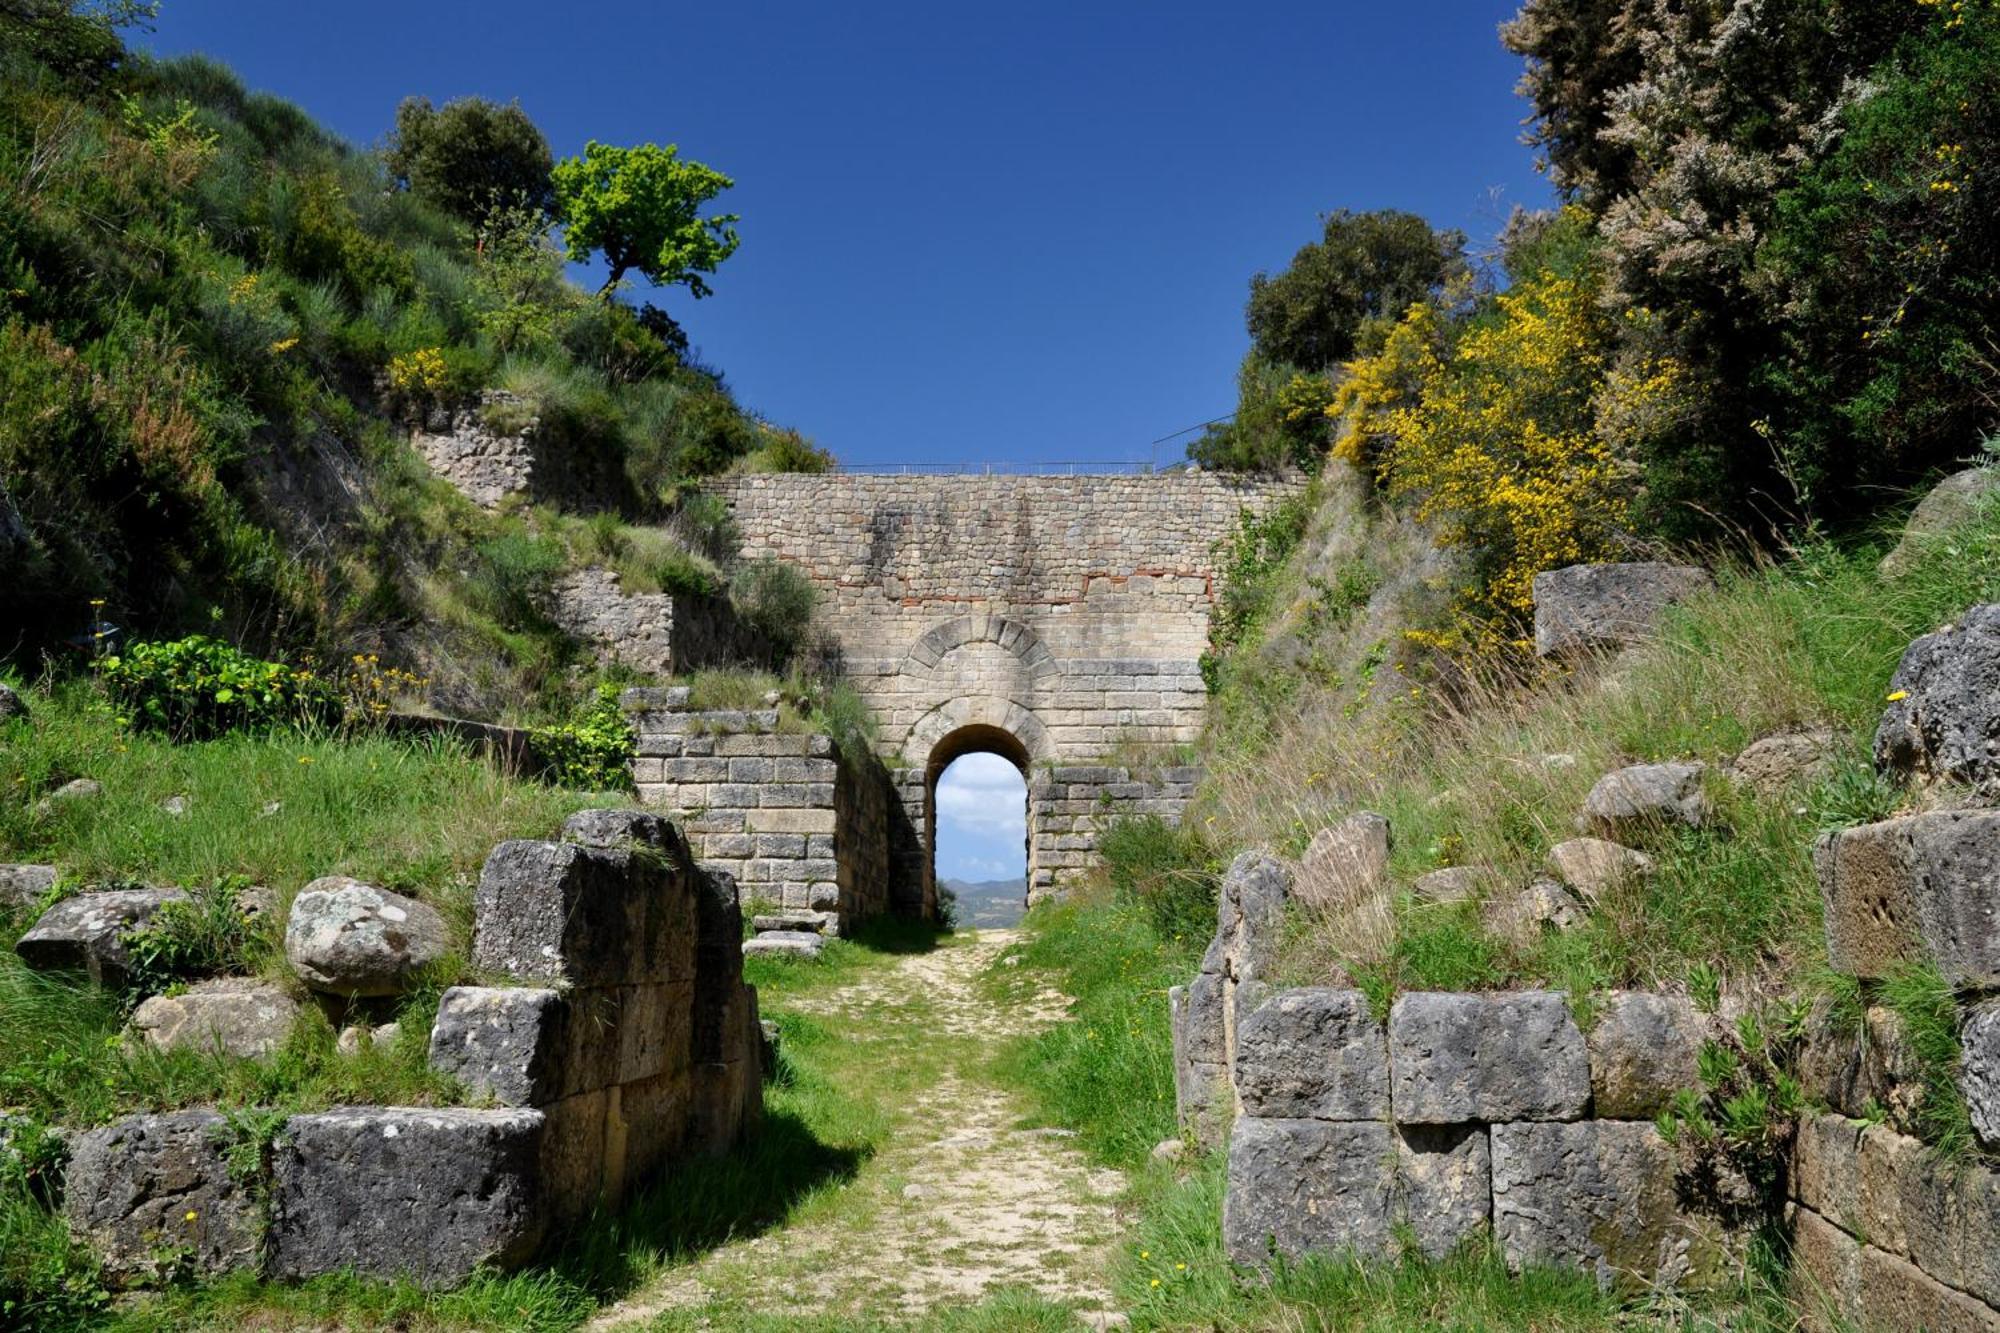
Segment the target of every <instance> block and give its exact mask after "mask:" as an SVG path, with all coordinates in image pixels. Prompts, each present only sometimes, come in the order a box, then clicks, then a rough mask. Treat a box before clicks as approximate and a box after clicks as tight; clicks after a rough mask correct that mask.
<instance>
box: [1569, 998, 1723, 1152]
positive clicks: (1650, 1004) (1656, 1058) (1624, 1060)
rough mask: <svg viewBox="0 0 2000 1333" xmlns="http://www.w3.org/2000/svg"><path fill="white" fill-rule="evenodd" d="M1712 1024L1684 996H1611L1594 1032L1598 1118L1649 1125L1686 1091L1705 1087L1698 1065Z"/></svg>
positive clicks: (1600, 1007)
mask: <svg viewBox="0 0 2000 1333" xmlns="http://www.w3.org/2000/svg"><path fill="white" fill-rule="evenodd" d="M1709 1028H1710V1024H1709V1023H1708V1021H1707V1020H1706V1019H1705V1018H1704V1017H1703V1016H1702V1015H1701V1013H1700V1012H1698V1011H1697V1010H1696V1009H1695V1007H1694V1004H1693V1002H1692V1001H1690V1000H1689V999H1688V998H1687V997H1686V996H1684V995H1659V994H1655V993H1653V992H1650V991H1610V992H1607V993H1606V994H1604V995H1603V996H1601V997H1599V999H1598V1001H1597V1021H1596V1023H1595V1024H1593V1025H1592V1027H1591V1029H1590V1037H1589V1040H1588V1042H1587V1045H1588V1047H1589V1049H1590V1095H1591V1109H1592V1113H1593V1114H1595V1115H1597V1116H1599V1117H1602V1118H1604V1119H1607V1120H1647V1119H1650V1118H1652V1117H1653V1116H1656V1115H1658V1114H1659V1113H1660V1112H1662V1111H1664V1110H1666V1109H1667V1106H1668V1104H1669V1103H1670V1102H1672V1101H1673V1097H1674V1094H1675V1093H1676V1092H1678V1091H1680V1090H1681V1089H1682V1088H1699V1087H1700V1086H1701V1072H1700V1069H1699V1068H1698V1066H1697V1063H1696V1062H1697V1060H1698V1058H1699V1056H1700V1054H1701V1047H1702V1043H1703V1042H1704V1041H1706V1040H1707V1039H1708V1036H1709Z"/></svg>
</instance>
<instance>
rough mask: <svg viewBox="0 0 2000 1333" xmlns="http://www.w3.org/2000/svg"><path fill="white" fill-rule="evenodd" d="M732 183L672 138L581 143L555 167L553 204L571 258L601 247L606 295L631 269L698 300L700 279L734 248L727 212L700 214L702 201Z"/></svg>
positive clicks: (704, 291) (732, 218)
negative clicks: (628, 144) (630, 143)
mask: <svg viewBox="0 0 2000 1333" xmlns="http://www.w3.org/2000/svg"><path fill="white" fill-rule="evenodd" d="M735 183H736V182H734V181H732V180H730V179H729V177H727V176H725V175H723V174H722V173H721V172H719V171H716V170H714V169H713V168H711V167H706V166H703V165H702V164H701V163H699V162H696V161H693V160H691V159H684V158H682V157H681V155H680V149H679V148H678V147H677V146H676V145H674V144H668V145H667V146H666V147H664V148H662V147H660V146H659V145H658V144H650V143H647V144H639V145H637V146H636V147H632V148H620V147H618V146H616V145H614V144H603V143H598V142H596V141H595V140H593V141H592V142H590V143H588V144H586V145H585V146H584V150H583V156H582V157H570V158H564V159H563V160H562V161H561V162H558V163H557V164H556V167H555V191H556V210H557V213H558V214H559V215H560V217H561V218H562V221H563V238H564V240H565V241H567V242H568V244H569V257H570V258H571V259H572V260H574V261H579V262H581V261H583V260H587V259H588V258H590V255H591V252H592V251H594V250H601V251H603V252H604V262H605V263H606V264H607V265H609V267H610V276H608V277H607V278H606V279H605V280H604V286H603V288H602V289H601V294H602V295H603V296H604V298H605V299H606V300H609V299H610V298H611V294H612V293H613V292H614V291H616V290H617V288H618V284H619V283H620V282H622V281H624V278H625V275H626V274H627V273H630V272H634V271H637V272H639V273H643V274H645V275H646V277H647V278H649V279H650V280H652V281H653V282H654V283H655V284H657V285H659V286H662V287H665V286H669V285H671V284H674V283H680V284H683V285H685V286H686V287H687V289H688V291H690V292H692V293H693V294H694V296H695V297H696V298H697V299H699V298H701V297H704V296H707V295H709V286H708V284H707V283H706V282H705V281H703V280H702V275H703V274H705V273H713V272H715V267H716V265H718V264H720V263H721V262H722V261H723V260H725V259H727V258H729V256H730V255H732V254H734V253H736V244H737V236H736V228H735V227H734V226H732V225H730V224H732V223H734V222H736V221H738V220H739V219H738V218H737V215H736V214H734V213H722V214H717V215H715V216H713V217H707V218H704V217H702V216H701V208H702V206H703V205H704V204H706V203H708V201H709V200H711V199H713V198H715V196H717V195H718V194H721V193H722V192H723V191H724V190H726V189H728V188H729V187H730V186H732V185H734V184H735Z"/></svg>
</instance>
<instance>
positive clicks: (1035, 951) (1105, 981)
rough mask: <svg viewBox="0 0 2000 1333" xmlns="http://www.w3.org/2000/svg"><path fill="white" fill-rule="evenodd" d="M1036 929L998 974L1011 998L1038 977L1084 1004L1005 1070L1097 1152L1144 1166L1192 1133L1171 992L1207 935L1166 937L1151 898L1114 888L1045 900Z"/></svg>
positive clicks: (1012, 1057) (1013, 1056) (1005, 1063)
mask: <svg viewBox="0 0 2000 1333" xmlns="http://www.w3.org/2000/svg"><path fill="white" fill-rule="evenodd" d="M1211 929H1212V927H1211ZM1026 931H1027V936H1026V938H1025V939H1024V940H1023V942H1022V943H1021V944H1020V945H1018V946H1016V952H1017V953H1018V956H1019V957H1020V959H1021V965H1020V966H1019V967H1018V968H1006V969H1000V970H996V971H995V972H994V974H993V977H994V980H993V982H992V984H993V985H994V986H995V988H996V993H997V994H998V995H999V996H1000V997H1001V1002H1002V1003H1004V1002H1005V997H1006V996H1007V995H1008V994H1010V993H1011V988H1013V987H1017V986H1032V985H1037V984H1039V982H1038V981H1037V980H1036V978H1035V974H1037V973H1040V974H1042V975H1044V976H1051V975H1052V978H1053V980H1054V983H1055V984H1056V986H1057V987H1058V988H1059V989H1061V990H1062V991H1063V992H1064V993H1065V994H1068V995H1071V996H1073V997H1075V1001H1076V1002H1075V1005H1074V1007H1073V1008H1072V1009H1071V1011H1070V1016H1069V1018H1068V1019H1066V1020H1065V1021H1064V1022H1062V1023H1059V1024H1057V1025H1056V1026H1055V1027H1052V1028H1049V1029H1047V1030H1046V1031H1044V1032H1041V1033H1039V1034H1037V1035H1034V1036H1031V1037H1025V1038H1021V1039H1019V1040H1017V1041H1016V1042H1015V1043H1014V1044H1013V1045H1012V1046H1011V1047H1010V1048H1009V1049H1008V1050H1007V1051H1006V1052H1005V1053H1004V1054H1003V1055H1002V1057H1001V1058H1000V1061H999V1064H998V1072H999V1073H1000V1075H1001V1076H1002V1077H1003V1078H1005V1079H1006V1080H1008V1081H1009V1082H1012V1083H1014V1084H1016V1085H1017V1086H1019V1087H1021V1088H1022V1089H1023V1090H1024V1091H1025V1092H1026V1093H1027V1094H1028V1096H1029V1097H1030V1099H1031V1100H1032V1102H1033V1103H1034V1105H1035V1107H1036V1109H1037V1111H1038V1112H1039V1113H1040V1114H1042V1115H1043V1116H1046V1117H1047V1118H1049V1119H1050V1120H1052V1121H1054V1122H1055V1123H1056V1124H1059V1125H1064V1126H1067V1127H1069V1128H1072V1129H1074V1130H1076V1131H1077V1133H1078V1143H1079V1145H1080V1146H1081V1147H1083V1148H1084V1150H1085V1151H1087V1152H1089V1153H1091V1154H1092V1155H1093V1156H1095V1157H1097V1158H1098V1159H1099V1160H1101V1161H1104V1162H1107V1163H1109V1164H1111V1165H1113V1166H1121V1167H1131V1166H1135V1165H1137V1164H1138V1163H1140V1162H1143V1161H1145V1160H1146V1156H1147V1154H1148V1153H1149V1152H1151V1151H1152V1149H1153V1147H1154V1145H1155V1144H1157V1143H1159V1142H1160V1141H1161V1140H1163V1139H1170V1138H1173V1137H1175V1136H1176V1135H1178V1134H1179V1132H1180V1130H1179V1127H1178V1126H1177V1125H1176V1123H1175V1118H1174V1071H1173V1043H1172V1041H1171V1039H1170V1035H1169V1032H1168V1029H1167V988H1168V987H1170V986H1178V985H1180V984H1181V983H1182V982H1184V981H1186V980H1187V979H1188V977H1189V976H1190V975H1192V974H1193V972H1194V970H1195V968H1196V965H1197V963H1198V960H1199V959H1200V957H1201V950H1202V947H1203V946H1204V945H1205V944H1206V943H1207V938H1206V936H1205V935H1203V936H1195V937H1188V936H1181V937H1170V938H1166V939H1162V938H1161V936H1160V935H1159V933H1158V931H1157V929H1156V927H1155V925H1154V922H1153V918H1152V915H1151V913H1149V912H1148V911H1147V909H1146V907H1145V906H1144V904H1142V903H1140V902H1138V901H1137V900H1135V899H1131V898H1125V897H1120V896H1118V895H1116V894H1113V893H1111V892H1109V891H1106V890H1099V891H1096V892H1091V893H1083V894H1079V895H1077V896H1075V897H1073V898H1071V899H1070V900H1069V901H1067V902H1062V903H1054V904H1049V905H1045V906H1038V907H1037V908H1035V910H1034V911H1032V912H1030V913H1029V914H1028V919H1027V925H1026Z"/></svg>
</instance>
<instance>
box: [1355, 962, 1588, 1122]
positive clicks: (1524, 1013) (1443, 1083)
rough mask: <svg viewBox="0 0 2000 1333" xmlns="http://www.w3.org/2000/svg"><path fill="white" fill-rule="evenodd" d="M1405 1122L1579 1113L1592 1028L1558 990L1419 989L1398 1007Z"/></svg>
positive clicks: (1394, 1095)
mask: <svg viewBox="0 0 2000 1333" xmlns="http://www.w3.org/2000/svg"><path fill="white" fill-rule="evenodd" d="M1389 1070H1390V1100H1391V1104H1392V1106H1393V1109H1394V1114H1395V1119H1396V1121H1397V1123H1398V1124H1405V1125H1456V1124H1463V1123H1465V1122H1467V1121H1474V1120H1483V1121H1489V1122H1497V1121H1503V1120H1575V1119H1577V1118H1578V1117H1580V1116H1581V1115H1583V1113H1584V1110H1585V1108H1586V1107H1587V1106H1588V1105H1589V1103H1590V1058H1589V1055H1588V1053H1587V1050H1586V1047H1585V1045H1584V1040H1583V1033H1582V1032H1581V1031H1580V1030H1579V1029H1578V1028H1577V1026H1576V1021H1575V1020H1574V1019H1573V1018H1571V1016H1570V1012H1569V1006H1568V1004H1567V1003H1566V1002H1565V999H1564V997H1563V996H1562V995H1561V994H1559V993H1557V992H1555V991H1496V992H1492V993H1488V994H1457V993H1453V992H1443V991H1416V992H1411V993H1409V994H1405V995H1403V996H1402V997H1400V998H1399V999H1397V1001H1396V1003H1395V1006H1394V1008H1392V1009H1391V1010H1390V1011H1389Z"/></svg>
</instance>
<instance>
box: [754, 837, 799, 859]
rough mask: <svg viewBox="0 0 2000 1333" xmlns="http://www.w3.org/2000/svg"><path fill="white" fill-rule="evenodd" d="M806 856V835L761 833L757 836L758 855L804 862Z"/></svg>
mask: <svg viewBox="0 0 2000 1333" xmlns="http://www.w3.org/2000/svg"><path fill="white" fill-rule="evenodd" d="M805 854H806V835H805V834H803V833H760V834H758V835H757V855H759V856H769V857H791V858H793V859H797V860H803V859H804V857H805Z"/></svg>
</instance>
